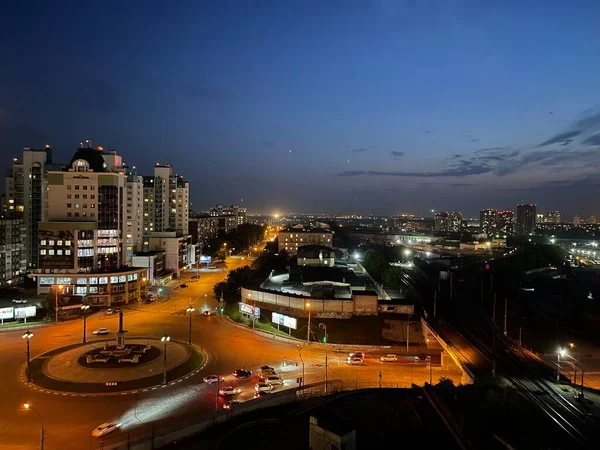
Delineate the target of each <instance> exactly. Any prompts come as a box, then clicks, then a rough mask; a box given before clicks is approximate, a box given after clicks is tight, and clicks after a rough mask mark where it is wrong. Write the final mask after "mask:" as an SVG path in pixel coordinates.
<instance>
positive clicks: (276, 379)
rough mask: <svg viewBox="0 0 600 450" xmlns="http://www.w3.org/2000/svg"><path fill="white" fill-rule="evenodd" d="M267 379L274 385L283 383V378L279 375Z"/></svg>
mask: <svg viewBox="0 0 600 450" xmlns="http://www.w3.org/2000/svg"><path fill="white" fill-rule="evenodd" d="M265 381H266V382H267V383H269V384H272V385H276V384H283V378H281V377H280V376H278V375H271V376H269V377H267V379H266V380H265Z"/></svg>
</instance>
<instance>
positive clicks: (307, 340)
mask: <svg viewBox="0 0 600 450" xmlns="http://www.w3.org/2000/svg"><path fill="white" fill-rule="evenodd" d="M306 307H307V308H308V326H307V327H306V328H307V329H306V342H310V303H309V302H307V303H306Z"/></svg>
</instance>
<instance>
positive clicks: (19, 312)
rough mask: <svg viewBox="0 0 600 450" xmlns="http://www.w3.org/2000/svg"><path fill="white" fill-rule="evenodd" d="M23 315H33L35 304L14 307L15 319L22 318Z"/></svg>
mask: <svg viewBox="0 0 600 450" xmlns="http://www.w3.org/2000/svg"><path fill="white" fill-rule="evenodd" d="M25 317H35V306H25V307H23V308H15V319H24V318H25Z"/></svg>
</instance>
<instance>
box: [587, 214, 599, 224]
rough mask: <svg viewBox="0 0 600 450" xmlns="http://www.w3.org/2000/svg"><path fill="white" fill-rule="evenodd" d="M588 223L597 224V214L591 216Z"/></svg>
mask: <svg viewBox="0 0 600 450" xmlns="http://www.w3.org/2000/svg"><path fill="white" fill-rule="evenodd" d="M588 223H589V224H591V225H596V224H597V223H598V219H596V216H590V218H589V219H588Z"/></svg>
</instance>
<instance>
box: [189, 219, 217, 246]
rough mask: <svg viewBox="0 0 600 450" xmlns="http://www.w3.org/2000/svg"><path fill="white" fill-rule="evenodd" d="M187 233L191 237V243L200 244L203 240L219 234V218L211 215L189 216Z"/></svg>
mask: <svg viewBox="0 0 600 450" xmlns="http://www.w3.org/2000/svg"><path fill="white" fill-rule="evenodd" d="M188 233H189V235H190V236H191V237H192V243H193V244H199V245H200V246H202V245H203V243H204V242H206V241H207V240H209V239H212V238H215V237H217V235H218V234H219V218H218V217H211V216H208V217H191V218H190V221H189V231H188Z"/></svg>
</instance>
